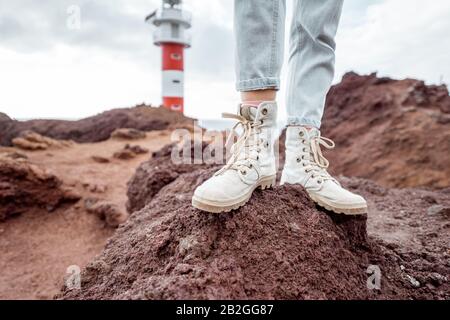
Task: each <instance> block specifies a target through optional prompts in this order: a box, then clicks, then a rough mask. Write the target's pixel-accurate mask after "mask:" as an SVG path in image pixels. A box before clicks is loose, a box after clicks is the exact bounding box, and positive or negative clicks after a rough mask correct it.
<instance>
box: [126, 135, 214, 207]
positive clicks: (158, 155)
mask: <svg viewBox="0 0 450 320" xmlns="http://www.w3.org/2000/svg"><path fill="white" fill-rule="evenodd" d="M207 147H208V144H207V143H205V142H203V143H200V142H193V143H192V144H191V146H190V148H189V150H190V152H189V158H188V159H187V160H188V161H186V163H181V164H175V163H174V161H173V160H172V153H173V152H175V153H177V154H178V153H180V154H181V150H182V148H180V147H179V146H177V145H175V144H172V145H167V146H165V147H163V148H162V149H161V150H160V151H158V152H154V153H153V154H152V158H151V159H150V160H149V161H145V162H143V163H141V164H140V165H139V167H138V168H137V169H136V172H135V173H134V175H133V177H131V179H130V181H129V182H128V191H127V196H128V201H127V210H128V212H129V213H132V212H134V211H136V210H139V209H141V208H143V207H144V206H145V205H146V204H147V203H149V202H150V200H151V199H152V197H153V196H154V195H155V194H156V193H157V192H158V191H159V190H161V188H162V187H164V186H165V185H167V184H169V183H171V182H173V181H174V180H175V179H177V178H178V177H179V175H180V174H182V173H186V172H190V171H192V170H193V168H199V167H203V168H210V167H215V166H217V165H215V164H210V165H202V166H201V165H195V164H194V157H195V156H198V155H196V153H198V151H200V152H201V153H203V152H204V151H205V148H207Z"/></svg>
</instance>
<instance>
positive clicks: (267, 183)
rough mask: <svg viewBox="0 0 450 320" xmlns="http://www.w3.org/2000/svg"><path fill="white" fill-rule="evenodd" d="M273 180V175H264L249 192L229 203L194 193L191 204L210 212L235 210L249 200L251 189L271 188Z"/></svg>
mask: <svg viewBox="0 0 450 320" xmlns="http://www.w3.org/2000/svg"><path fill="white" fill-rule="evenodd" d="M275 181H276V176H275V175H273V176H269V177H265V178H263V179H261V180H260V181H259V182H258V183H256V184H255V186H254V187H253V188H252V189H251V190H250V191H249V192H247V193H246V194H244V195H243V196H241V197H239V198H238V199H235V200H233V201H232V202H230V203H223V202H218V201H210V200H205V199H202V198H200V197H196V196H195V195H194V196H193V197H192V206H193V207H194V208H197V209H200V210H202V211H206V212H210V213H220V212H230V211H231V210H236V209H238V208H240V207H242V206H243V205H245V204H246V203H247V202H248V200H250V198H251V196H252V194H253V191H255V189H256V188H261V189H262V190H264V189H267V188H271V187H273V186H274V185H275Z"/></svg>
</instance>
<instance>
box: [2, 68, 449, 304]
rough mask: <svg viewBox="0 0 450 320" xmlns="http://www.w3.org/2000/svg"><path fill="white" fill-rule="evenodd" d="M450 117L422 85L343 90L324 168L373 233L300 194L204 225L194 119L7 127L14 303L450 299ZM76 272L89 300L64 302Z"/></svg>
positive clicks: (131, 112) (266, 197)
mask: <svg viewBox="0 0 450 320" xmlns="http://www.w3.org/2000/svg"><path fill="white" fill-rule="evenodd" d="M449 112H450V98H449V95H448V91H447V88H445V87H444V86H425V85H424V84H423V83H422V82H420V81H417V80H413V79H406V80H401V81H397V80H392V79H387V78H378V77H376V75H368V76H360V75H357V74H354V73H349V74H347V75H345V76H344V78H343V81H342V82H341V83H339V84H337V85H336V86H334V87H333V88H332V89H331V90H330V93H329V95H328V99H327V108H326V113H325V117H324V122H323V134H324V136H327V137H330V138H332V139H334V140H335V141H336V143H337V149H336V150H334V151H331V152H327V153H326V157H327V158H328V159H330V162H331V164H332V166H331V171H332V172H334V173H335V174H336V175H337V176H338V178H339V180H340V181H341V182H342V183H343V184H344V185H345V186H346V187H348V188H349V189H351V190H353V191H355V192H357V193H361V194H362V195H363V196H364V197H365V198H366V199H367V200H368V203H369V214H368V216H367V217H366V216H363V217H345V216H340V215H335V214H332V213H330V212H327V211H324V210H322V209H320V208H319V207H316V206H315V205H314V204H313V203H312V202H311V201H310V200H309V199H308V198H307V196H306V194H305V192H304V190H303V189H302V188H301V187H299V186H283V187H279V186H277V187H275V188H274V189H272V190H268V191H265V192H261V191H256V192H255V194H254V197H253V198H252V199H251V200H250V202H249V204H248V205H247V206H245V207H244V208H241V209H239V210H237V211H234V212H232V213H228V214H221V215H208V214H204V213H202V212H200V211H198V210H195V209H193V208H192V207H191V206H190V199H191V195H192V192H193V190H194V189H195V187H196V186H197V185H198V184H200V183H201V182H202V181H204V180H205V179H207V178H208V177H209V176H210V175H211V174H212V173H213V172H214V171H215V170H216V169H217V168H218V166H217V165H215V164H208V165H205V164H195V165H194V164H190V163H185V164H175V163H173V162H172V161H171V154H172V151H173V148H174V145H169V142H170V133H171V129H173V128H178V127H189V128H191V126H192V119H186V118H183V117H182V116H180V115H179V114H174V113H173V112H170V111H168V110H164V109H158V108H149V107H146V106H138V107H135V108H130V109H117V110H112V111H108V112H105V113H103V114H100V115H97V116H95V117H91V118H87V119H83V120H79V121H74V122H67V121H53V120H51V121H50V120H31V121H26V122H18V121H14V120H12V119H10V118H9V117H8V116H7V115H5V114H2V113H0V145H4V147H0V174H1V175H0V220H2V221H1V222H0V252H2V254H1V255H0V270H2V272H1V273H0V299H5V298H13V299H19V298H31V299H51V298H52V297H53V296H54V295H55V294H57V297H58V298H62V299H94V298H95V299H112V298H114V299H137V298H150V299H155V298H160V299H178V298H193V299H198V298H224V299H234V298H242V299H248V298H251V299H252V298H276V299H284V298H285V299H314V298H319V299H353V298H358V299H449V298H450V295H449V294H450V293H449V292H450V290H449V289H450V288H449V277H450V251H449V247H448V243H449V240H450V171H449V168H450V158H449V156H448V155H449V154H450V145H449V143H450V120H449V115H450V113H449ZM196 143H197V147H199V149H200V150H204V148H205V147H206V146H207V144H206V143H205V142H203V143H200V142H196ZM283 149H284V144H283V137H281V140H280V151H281V154H280V160H281V161H280V166H282V164H283V153H282V152H283ZM194 153H195V150H194V149H191V155H193V154H194ZM206 154H209V152H208V153H206ZM346 176H348V177H349V178H346ZM71 265H76V266H79V267H81V268H82V269H83V272H82V277H81V280H82V289H81V290H69V288H67V287H65V286H63V282H64V281H63V279H64V277H65V276H66V271H67V267H69V266H71ZM378 271H380V276H381V278H380V279H381V282H380V283H379V285H380V286H379V288H378V286H377V284H376V282H373V281H374V276H375V274H378ZM368 281H369V287H368ZM374 285H375V287H374ZM61 288H62V289H61ZM58 292H59V293H58Z"/></svg>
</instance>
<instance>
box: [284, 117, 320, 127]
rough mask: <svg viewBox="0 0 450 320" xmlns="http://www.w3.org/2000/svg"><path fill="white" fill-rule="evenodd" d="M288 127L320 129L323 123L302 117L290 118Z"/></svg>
mask: <svg viewBox="0 0 450 320" xmlns="http://www.w3.org/2000/svg"><path fill="white" fill-rule="evenodd" d="M287 124H288V126H313V127H316V128H317V129H320V125H321V121H320V120H319V121H318V120H313V119H306V118H300V117H288V120H287Z"/></svg>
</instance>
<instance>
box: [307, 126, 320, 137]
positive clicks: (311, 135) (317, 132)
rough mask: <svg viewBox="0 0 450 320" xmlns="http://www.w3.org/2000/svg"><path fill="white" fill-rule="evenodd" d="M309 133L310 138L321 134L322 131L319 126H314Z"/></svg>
mask: <svg viewBox="0 0 450 320" xmlns="http://www.w3.org/2000/svg"><path fill="white" fill-rule="evenodd" d="M308 135H309V137H310V138H315V137H318V136H319V135H320V131H319V129H317V128H312V129H309V130H308Z"/></svg>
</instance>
